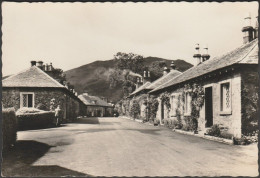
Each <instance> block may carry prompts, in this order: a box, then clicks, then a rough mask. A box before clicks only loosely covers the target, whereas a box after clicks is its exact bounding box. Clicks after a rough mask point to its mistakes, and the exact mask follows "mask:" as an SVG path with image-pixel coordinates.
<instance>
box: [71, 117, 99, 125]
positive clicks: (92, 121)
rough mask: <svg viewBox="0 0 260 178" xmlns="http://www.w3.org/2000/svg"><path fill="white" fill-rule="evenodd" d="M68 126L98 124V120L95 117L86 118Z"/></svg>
mask: <svg viewBox="0 0 260 178" xmlns="http://www.w3.org/2000/svg"><path fill="white" fill-rule="evenodd" d="M70 124H99V120H98V118H97V117H87V118H80V119H78V120H76V121H74V122H73V123H70Z"/></svg>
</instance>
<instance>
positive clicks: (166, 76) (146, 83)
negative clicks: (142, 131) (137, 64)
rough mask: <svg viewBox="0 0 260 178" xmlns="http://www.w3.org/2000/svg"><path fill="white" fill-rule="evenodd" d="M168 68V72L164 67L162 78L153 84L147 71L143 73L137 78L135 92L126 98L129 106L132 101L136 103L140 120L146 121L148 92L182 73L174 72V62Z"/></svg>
mask: <svg viewBox="0 0 260 178" xmlns="http://www.w3.org/2000/svg"><path fill="white" fill-rule="evenodd" d="M170 67H171V69H170V71H169V69H168V68H167V67H164V69H163V76H162V77H161V78H159V79H157V80H155V81H154V82H151V78H150V72H149V71H144V76H143V77H142V78H137V84H136V90H135V91H134V92H132V93H131V94H130V95H129V96H128V99H130V105H131V104H132V102H133V101H134V100H135V101H138V103H139V105H140V117H141V118H142V119H146V120H148V114H147V113H148V110H147V107H146V101H147V100H148V98H149V92H150V91H152V90H153V89H155V88H157V87H159V86H161V85H162V84H163V83H165V82H167V81H169V80H170V79H172V78H174V77H176V76H178V75H180V74H181V73H182V72H180V71H178V70H176V66H175V64H174V61H172V62H171V65H170Z"/></svg>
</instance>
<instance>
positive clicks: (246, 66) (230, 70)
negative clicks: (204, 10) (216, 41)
mask: <svg viewBox="0 0 260 178" xmlns="http://www.w3.org/2000/svg"><path fill="white" fill-rule="evenodd" d="M246 19H248V18H246ZM249 24H250V23H249ZM257 30H258V24H257V25H256V27H255V28H253V27H252V26H245V27H244V28H243V29H242V31H243V32H244V34H245V36H244V38H243V41H244V44H243V45H242V46H240V47H238V48H237V49H235V50H233V51H231V52H229V53H227V54H224V55H222V56H220V57H215V58H213V59H210V56H209V54H208V52H207V47H205V49H204V53H203V54H202V55H201V54H200V51H199V45H196V48H195V49H196V53H195V54H194V56H193V57H194V58H195V60H196V61H197V65H196V66H194V67H192V68H190V69H188V70H187V71H185V72H183V73H182V74H181V75H178V76H176V77H174V78H172V79H171V80H170V81H168V82H165V83H163V84H162V85H160V86H158V87H156V88H155V89H153V90H151V91H150V92H149V94H150V95H154V96H157V97H158V100H159V103H160V104H159V108H158V114H157V118H158V119H160V120H161V123H162V121H163V120H164V119H165V115H164V113H163V112H165V104H164V103H163V101H162V100H160V97H159V96H161V95H162V94H163V93H165V92H167V93H169V95H170V104H171V107H170V110H168V111H167V112H169V113H170V114H169V117H170V118H173V119H176V120H177V119H178V118H179V119H181V122H182V124H184V125H185V124H187V121H188V120H189V119H192V118H193V119H194V118H195V116H196V117H197V118H195V119H197V124H198V125H197V126H198V131H199V132H201V133H205V132H206V130H207V129H208V128H210V127H211V126H212V125H213V124H218V125H220V126H221V128H222V129H224V130H225V131H226V132H227V133H229V134H232V135H233V136H235V137H238V138H239V137H241V136H242V134H244V133H246V132H247V131H248V130H247V129H250V127H252V125H253V124H252V123H250V124H252V125H250V124H249V123H247V121H246V120H247V119H248V118H250V117H251V116H250V115H248V113H249V112H251V111H253V110H257V107H256V108H253V109H252V107H251V108H250V105H249V103H250V102H248V100H249V98H252V99H253V100H255V104H256V103H257V100H258V97H257V96H258V95H257V93H258V36H257V33H255V32H256V31H257ZM253 102H254V101H253ZM196 111H198V112H197V113H196ZM253 117H256V115H255V116H253ZM253 120H257V118H253ZM248 124H249V125H248ZM254 124H257V122H256V123H254Z"/></svg>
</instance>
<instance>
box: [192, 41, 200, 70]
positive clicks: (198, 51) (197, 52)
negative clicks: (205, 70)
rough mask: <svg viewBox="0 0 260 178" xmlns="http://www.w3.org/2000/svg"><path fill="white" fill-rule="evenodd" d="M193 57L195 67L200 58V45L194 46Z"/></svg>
mask: <svg viewBox="0 0 260 178" xmlns="http://www.w3.org/2000/svg"><path fill="white" fill-rule="evenodd" d="M193 57H194V58H195V59H196V60H197V63H196V66H197V65H199V64H200V62H201V61H200V58H201V54H200V45H199V44H196V46H195V54H194V55H193Z"/></svg>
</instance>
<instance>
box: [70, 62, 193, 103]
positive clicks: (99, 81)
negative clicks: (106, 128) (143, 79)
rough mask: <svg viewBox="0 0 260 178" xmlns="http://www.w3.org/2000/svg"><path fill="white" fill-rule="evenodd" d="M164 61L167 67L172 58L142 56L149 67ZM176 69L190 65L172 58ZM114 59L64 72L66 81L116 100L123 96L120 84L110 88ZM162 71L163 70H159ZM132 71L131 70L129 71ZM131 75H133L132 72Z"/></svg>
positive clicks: (183, 69)
mask: <svg viewBox="0 0 260 178" xmlns="http://www.w3.org/2000/svg"><path fill="white" fill-rule="evenodd" d="M161 61H162V62H165V63H166V65H167V66H168V67H169V66H170V63H171V61H172V60H167V59H162V58H157V57H147V58H144V65H145V66H147V67H148V68H149V66H151V65H152V64H153V63H154V62H161ZM174 62H175V65H176V68H177V70H179V71H181V72H183V71H185V70H187V69H189V68H190V67H192V65H191V64H190V63H187V62H186V61H184V60H180V59H178V60H174ZM115 66H116V61H115V60H107V61H95V62H92V63H90V64H86V65H83V66H80V67H78V68H74V69H71V70H68V71H66V72H65V74H66V78H67V81H68V82H70V84H72V85H74V88H75V90H76V91H77V92H78V93H79V94H81V93H84V92H87V93H89V94H90V95H96V96H99V97H107V98H108V100H109V101H112V102H116V101H118V100H120V99H121V98H122V97H123V92H122V86H121V84H118V85H117V86H115V87H113V88H111V87H110V80H109V76H110V75H111V74H112V73H113V72H114V71H115V70H116V68H115ZM161 72H163V70H161ZM131 73H132V72H131ZM132 75H134V74H133V73H132Z"/></svg>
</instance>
